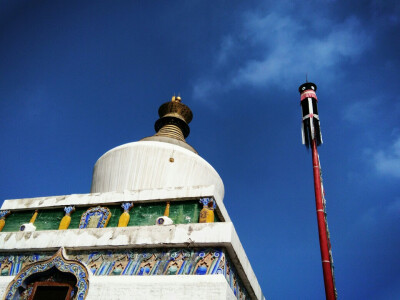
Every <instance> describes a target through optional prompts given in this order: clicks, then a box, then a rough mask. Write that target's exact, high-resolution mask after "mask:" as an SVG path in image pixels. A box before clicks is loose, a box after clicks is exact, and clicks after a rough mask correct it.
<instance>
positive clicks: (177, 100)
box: [171, 96, 182, 102]
mask: <svg viewBox="0 0 400 300" xmlns="http://www.w3.org/2000/svg"><path fill="white" fill-rule="evenodd" d="M171 101H172V102H181V101H182V99H181V97H180V96H172V99H171Z"/></svg>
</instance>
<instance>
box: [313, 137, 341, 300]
mask: <svg viewBox="0 0 400 300" xmlns="http://www.w3.org/2000/svg"><path fill="white" fill-rule="evenodd" d="M311 147H312V163H313V171H314V189H315V205H316V208H317V221H318V234H319V247H320V249H321V260H322V271H323V273H324V284H325V295H326V299H328V300H336V291H335V285H334V282H333V273H332V265H331V257H330V242H329V238H328V232H327V224H326V219H325V207H324V203H323V202H322V188H321V186H322V185H321V174H320V164H319V158H318V151H317V143H316V140H315V139H313V140H311Z"/></svg>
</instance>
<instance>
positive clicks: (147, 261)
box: [0, 248, 249, 299]
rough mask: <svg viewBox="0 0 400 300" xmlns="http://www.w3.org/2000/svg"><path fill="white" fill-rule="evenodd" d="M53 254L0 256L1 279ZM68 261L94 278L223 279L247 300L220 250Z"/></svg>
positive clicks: (119, 253)
mask: <svg viewBox="0 0 400 300" xmlns="http://www.w3.org/2000/svg"><path fill="white" fill-rule="evenodd" d="M52 254H53V253H48V252H47V253H46V252H43V253H39V254H32V253H24V254H18V255H15V254H11V253H9V254H6V253H0V270H1V275H2V276H15V275H17V274H18V273H19V272H20V270H21V269H22V268H24V267H26V266H28V265H31V264H33V263H36V262H38V261H43V260H46V259H49V258H50V257H51V256H52ZM67 255H68V259H70V260H74V261H79V262H81V263H84V264H85V265H86V266H87V267H88V268H89V270H90V271H91V272H92V274H93V275H95V276H135V275H136V276H156V275H217V274H221V275H224V277H225V278H226V280H227V282H228V284H229V285H230V287H231V289H232V290H233V292H234V294H235V295H236V297H237V299H249V297H248V294H247V292H246V290H245V288H244V287H243V284H242V283H241V281H240V279H239V277H238V274H237V272H236V270H235V268H234V266H233V264H232V262H231V261H230V259H229V257H228V255H227V253H226V252H225V250H224V249H213V248H207V249H188V248H185V249H130V250H101V251H67Z"/></svg>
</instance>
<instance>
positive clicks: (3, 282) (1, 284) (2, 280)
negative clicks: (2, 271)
mask: <svg viewBox="0 0 400 300" xmlns="http://www.w3.org/2000/svg"><path fill="white" fill-rule="evenodd" d="M13 278H14V276H0V297H1V299H3V298H4V293H5V292H6V289H7V286H8V284H9V283H10V282H11V280H13Z"/></svg>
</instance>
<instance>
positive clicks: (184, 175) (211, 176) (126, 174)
mask: <svg viewBox="0 0 400 300" xmlns="http://www.w3.org/2000/svg"><path fill="white" fill-rule="evenodd" d="M171 158H173V160H174V161H173V162H171V161H170V159H171ZM204 185H214V186H215V193H216V195H217V197H218V198H219V199H221V200H222V199H223V198H224V184H223V182H222V179H221V177H220V176H219V175H218V173H217V171H215V169H214V168H213V167H212V166H211V165H210V164H209V163H208V162H207V161H205V160H204V159H203V158H202V157H201V156H199V155H198V154H196V153H193V152H192V151H189V150H187V149H185V148H182V147H180V146H177V145H173V144H169V143H162V142H155V141H139V142H134V143H129V144H125V145H122V146H119V147H116V148H114V149H112V150H110V151H108V152H107V153H105V154H104V155H103V156H101V157H100V158H99V159H98V161H97V162H96V164H95V166H94V170H93V179H92V188H91V192H92V193H97V192H111V191H117V192H121V191H124V190H141V189H155V188H165V187H168V188H170V187H185V186H204Z"/></svg>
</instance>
